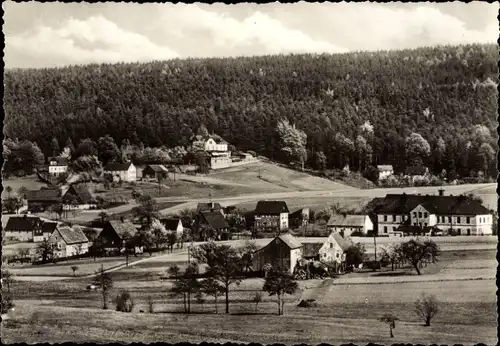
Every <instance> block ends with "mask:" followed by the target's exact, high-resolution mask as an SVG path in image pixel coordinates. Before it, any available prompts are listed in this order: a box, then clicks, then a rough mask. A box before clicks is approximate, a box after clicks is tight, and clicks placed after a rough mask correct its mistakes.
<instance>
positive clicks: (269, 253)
mask: <svg viewBox="0 0 500 346" xmlns="http://www.w3.org/2000/svg"><path fill="white" fill-rule="evenodd" d="M301 259H302V244H301V243H300V242H299V241H298V240H297V239H296V238H295V237H294V236H293V235H291V234H289V233H285V234H281V235H279V236H277V237H276V238H274V239H273V240H271V242H270V243H269V244H267V245H266V246H264V247H263V248H261V249H259V250H257V251H256V252H254V257H253V266H254V270H257V271H260V270H263V268H264V266H265V265H266V264H270V265H272V266H280V267H282V268H286V269H288V270H289V271H290V273H293V271H294V269H295V266H296V265H297V264H298V262H299V261H300V260H301Z"/></svg>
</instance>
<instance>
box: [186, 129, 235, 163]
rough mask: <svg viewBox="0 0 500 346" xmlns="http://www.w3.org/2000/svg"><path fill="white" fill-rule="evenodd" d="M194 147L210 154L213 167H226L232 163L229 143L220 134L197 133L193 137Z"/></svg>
mask: <svg viewBox="0 0 500 346" xmlns="http://www.w3.org/2000/svg"><path fill="white" fill-rule="evenodd" d="M192 147H193V148H194V149H198V150H202V151H204V152H206V153H207V154H208V155H209V160H210V168H211V169H219V168H226V167H229V166H230V165H231V162H232V160H231V152H230V151H229V150H228V143H227V142H226V141H225V140H223V139H222V138H221V137H220V136H218V135H207V136H203V135H196V136H194V137H193V138H192Z"/></svg>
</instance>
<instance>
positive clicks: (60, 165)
mask: <svg viewBox="0 0 500 346" xmlns="http://www.w3.org/2000/svg"><path fill="white" fill-rule="evenodd" d="M48 161H49V166H48V170H49V174H51V175H53V176H58V175H61V174H64V173H66V172H67V171H68V159H66V158H64V157H51V158H49V160H48Z"/></svg>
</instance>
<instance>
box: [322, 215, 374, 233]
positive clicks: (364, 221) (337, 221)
mask: <svg viewBox="0 0 500 346" xmlns="http://www.w3.org/2000/svg"><path fill="white" fill-rule="evenodd" d="M327 228H328V230H329V231H330V232H339V233H340V234H341V235H342V236H344V237H347V236H350V235H351V234H352V233H353V232H360V233H362V234H364V235H366V234H367V233H368V231H373V222H372V221H371V220H370V218H369V217H368V215H332V216H331V217H330V219H329V220H328V224H327Z"/></svg>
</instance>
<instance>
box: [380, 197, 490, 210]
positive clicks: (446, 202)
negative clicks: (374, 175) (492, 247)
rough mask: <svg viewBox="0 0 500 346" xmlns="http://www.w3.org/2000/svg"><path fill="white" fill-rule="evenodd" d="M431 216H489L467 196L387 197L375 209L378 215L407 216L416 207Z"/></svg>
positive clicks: (480, 205)
mask: <svg viewBox="0 0 500 346" xmlns="http://www.w3.org/2000/svg"><path fill="white" fill-rule="evenodd" d="M420 204H422V206H423V207H424V208H425V209H426V210H428V211H429V212H431V213H433V214H439V215H450V214H461V215H482V214H489V213H490V212H489V210H488V209H487V208H486V207H484V206H483V205H482V204H481V203H480V202H478V201H476V200H473V199H471V198H469V197H467V196H463V195H462V196H438V195H429V196H427V195H406V194H402V195H391V194H389V195H387V196H386V197H385V199H384V201H383V202H382V203H381V205H379V206H378V207H377V208H375V212H376V213H378V214H407V213H409V212H410V211H412V210H413V209H415V208H416V207H417V206H418V205H420Z"/></svg>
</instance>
